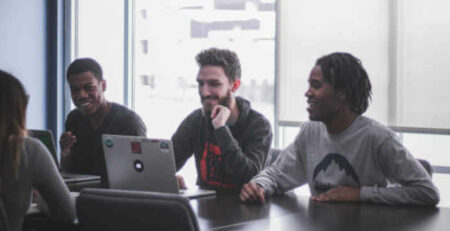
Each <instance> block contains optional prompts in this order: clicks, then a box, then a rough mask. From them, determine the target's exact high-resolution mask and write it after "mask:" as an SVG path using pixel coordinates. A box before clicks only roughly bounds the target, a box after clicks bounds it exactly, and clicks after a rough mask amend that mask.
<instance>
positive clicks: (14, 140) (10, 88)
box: [0, 70, 28, 191]
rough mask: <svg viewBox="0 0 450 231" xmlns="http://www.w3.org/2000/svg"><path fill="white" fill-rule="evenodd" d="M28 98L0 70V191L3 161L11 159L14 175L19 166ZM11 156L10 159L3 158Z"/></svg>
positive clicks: (21, 88)
mask: <svg viewBox="0 0 450 231" xmlns="http://www.w3.org/2000/svg"><path fill="white" fill-rule="evenodd" d="M27 102H28V96H27V94H26V92H25V89H24V88H23V86H22V84H21V83H20V82H19V80H17V79H16V78H15V77H14V76H12V75H11V74H9V73H7V72H4V71H2V70H0V191H1V186H2V175H1V173H2V172H3V171H2V169H1V168H2V166H4V165H3V161H4V160H5V159H12V160H13V164H14V167H13V168H12V169H14V175H15V176H17V171H18V169H19V164H20V151H21V148H22V146H23V141H24V138H25V136H26V129H25V112H26V107H27ZM5 155H12V158H5Z"/></svg>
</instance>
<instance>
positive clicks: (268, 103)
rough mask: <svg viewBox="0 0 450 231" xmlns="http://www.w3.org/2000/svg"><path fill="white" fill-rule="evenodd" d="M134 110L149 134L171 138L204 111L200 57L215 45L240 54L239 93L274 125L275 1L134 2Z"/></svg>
mask: <svg viewBox="0 0 450 231" xmlns="http://www.w3.org/2000/svg"><path fill="white" fill-rule="evenodd" d="M134 15H135V37H134V44H135V52H134V54H135V57H134V60H135V66H134V67H135V69H134V73H135V89H134V94H135V110H136V112H137V113H138V114H140V115H141V116H142V118H143V119H144V121H145V122H146V124H147V126H148V129H149V130H148V136H150V137H165V138H170V137H171V136H172V134H173V133H174V132H175V130H176V128H177V127H178V125H179V124H180V123H181V121H182V120H183V119H184V118H185V117H186V116H187V115H188V114H189V113H191V112H192V111H193V110H195V109H197V108H199V107H200V106H201V105H200V98H199V95H198V91H197V82H196V75H197V72H198V66H197V63H196V62H195V56H196V55H197V54H198V53H199V52H200V51H201V50H202V49H206V48H210V47H219V48H227V49H231V50H233V51H235V52H236V53H237V54H238V56H239V58H240V60H241V65H242V79H241V81H242V85H241V87H240V89H239V90H238V91H237V94H238V95H241V96H244V97H245V98H247V99H249V100H250V101H251V102H252V106H253V108H255V109H256V110H258V111H260V112H261V113H263V114H264V115H265V116H266V117H267V118H268V119H269V120H270V121H271V122H272V124H273V115H274V107H273V94H274V93H273V92H274V91H273V87H274V62H275V60H274V59H275V2H274V0H273V1H261V2H258V1H257V2H252V1H246V0H238V1H225V0H203V1H186V0H178V1H146V0H137V1H136V2H135V14H134Z"/></svg>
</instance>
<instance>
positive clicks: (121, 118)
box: [60, 58, 146, 187]
mask: <svg viewBox="0 0 450 231" xmlns="http://www.w3.org/2000/svg"><path fill="white" fill-rule="evenodd" d="M67 81H68V82H69V85H70V93H71V96H72V101H73V104H74V105H75V106H76V107H77V108H76V109H74V110H72V111H71V112H70V113H69V115H68V116H67V120H66V132H64V133H63V134H62V135H61V138H60V145H61V150H62V167H63V168H64V170H66V171H68V172H73V173H81V174H91V175H99V176H101V177H102V185H103V186H105V187H107V186H108V181H107V175H106V166H105V157H104V154H103V149H102V135H103V134H119V135H131V136H146V127H145V124H144V123H143V122H142V120H141V118H140V117H139V116H138V115H137V114H136V113H134V112H133V111H131V110H129V109H128V108H126V107H124V106H121V105H119V104H116V103H111V102H108V101H107V100H106V99H105V96H104V94H103V92H104V91H105V90H106V81H105V80H104V79H103V74H102V68H101V67H100V65H99V64H98V63H97V62H96V61H95V60H93V59H90V58H82V59H77V60H75V61H74V62H72V63H71V64H70V66H69V68H68V69H67Z"/></svg>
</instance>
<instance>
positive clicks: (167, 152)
mask: <svg viewBox="0 0 450 231" xmlns="http://www.w3.org/2000/svg"><path fill="white" fill-rule="evenodd" d="M102 140H103V151H104V153H105V161H106V170H107V174H108V180H109V186H110V188H113V189H127V190H140V191H153V192H163V193H174V194H179V195H181V196H185V197H188V198H197V197H202V196H209V195H214V194H215V193H216V192H215V191H213V190H202V189H195V190H178V184H177V179H176V176H175V172H176V170H175V159H174V152H173V147H172V142H171V141H170V140H166V139H151V138H146V137H136V136H122V135H107V134H104V135H103V136H102Z"/></svg>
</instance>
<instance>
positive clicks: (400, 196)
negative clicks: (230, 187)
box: [240, 53, 439, 205]
mask: <svg viewBox="0 0 450 231" xmlns="http://www.w3.org/2000/svg"><path fill="white" fill-rule="evenodd" d="M308 82H309V88H308V90H307V91H306V93H305V96H306V98H307V102H308V105H309V106H308V108H307V110H308V112H309V119H310V120H311V122H305V123H303V124H302V125H301V128H300V133H299V134H298V135H297V137H296V139H295V141H294V143H292V144H291V145H289V146H288V147H287V148H286V149H285V150H284V151H283V152H282V153H281V154H280V156H279V158H278V159H277V160H276V161H275V162H274V163H273V164H272V165H271V166H269V167H268V168H266V169H265V170H264V171H262V172H261V173H260V174H258V175H257V176H255V177H254V178H253V179H252V180H251V182H250V183H248V184H246V185H244V186H243V187H242V190H241V195H240V199H241V201H244V202H247V201H261V202H264V201H265V198H266V197H267V196H270V195H273V194H280V193H284V192H286V191H289V190H291V189H293V188H295V187H298V186H300V185H303V184H305V183H308V184H309V188H310V190H311V195H312V196H311V199H312V200H314V201H318V202H329V201H362V202H375V203H386V204H416V205H436V204H437V203H438V202H439V192H438V190H437V188H436V187H435V185H434V184H433V182H432V181H431V176H430V175H428V173H427V172H426V170H425V169H424V168H423V167H422V166H421V164H420V163H419V162H418V161H417V160H416V159H414V157H413V156H412V155H411V154H410V153H409V151H408V150H407V149H406V148H405V147H404V146H403V145H402V144H401V143H400V142H399V141H398V139H397V137H396V135H395V133H394V132H392V131H391V130H389V129H388V128H386V127H385V126H383V125H381V124H380V123H378V122H376V121H375V120H373V119H370V118H368V117H365V116H363V115H362V114H363V113H364V112H365V111H366V110H367V107H368V105H369V99H370V95H371V84H370V81H369V77H368V75H367V73H366V71H365V70H364V68H363V66H362V65H361V62H360V60H359V59H357V58H356V57H354V56H352V55H351V54H348V53H332V54H329V55H326V56H323V57H321V58H319V59H318V60H317V61H316V65H315V66H314V68H313V69H312V70H311V73H310V76H309V79H308ZM390 183H392V184H390Z"/></svg>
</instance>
